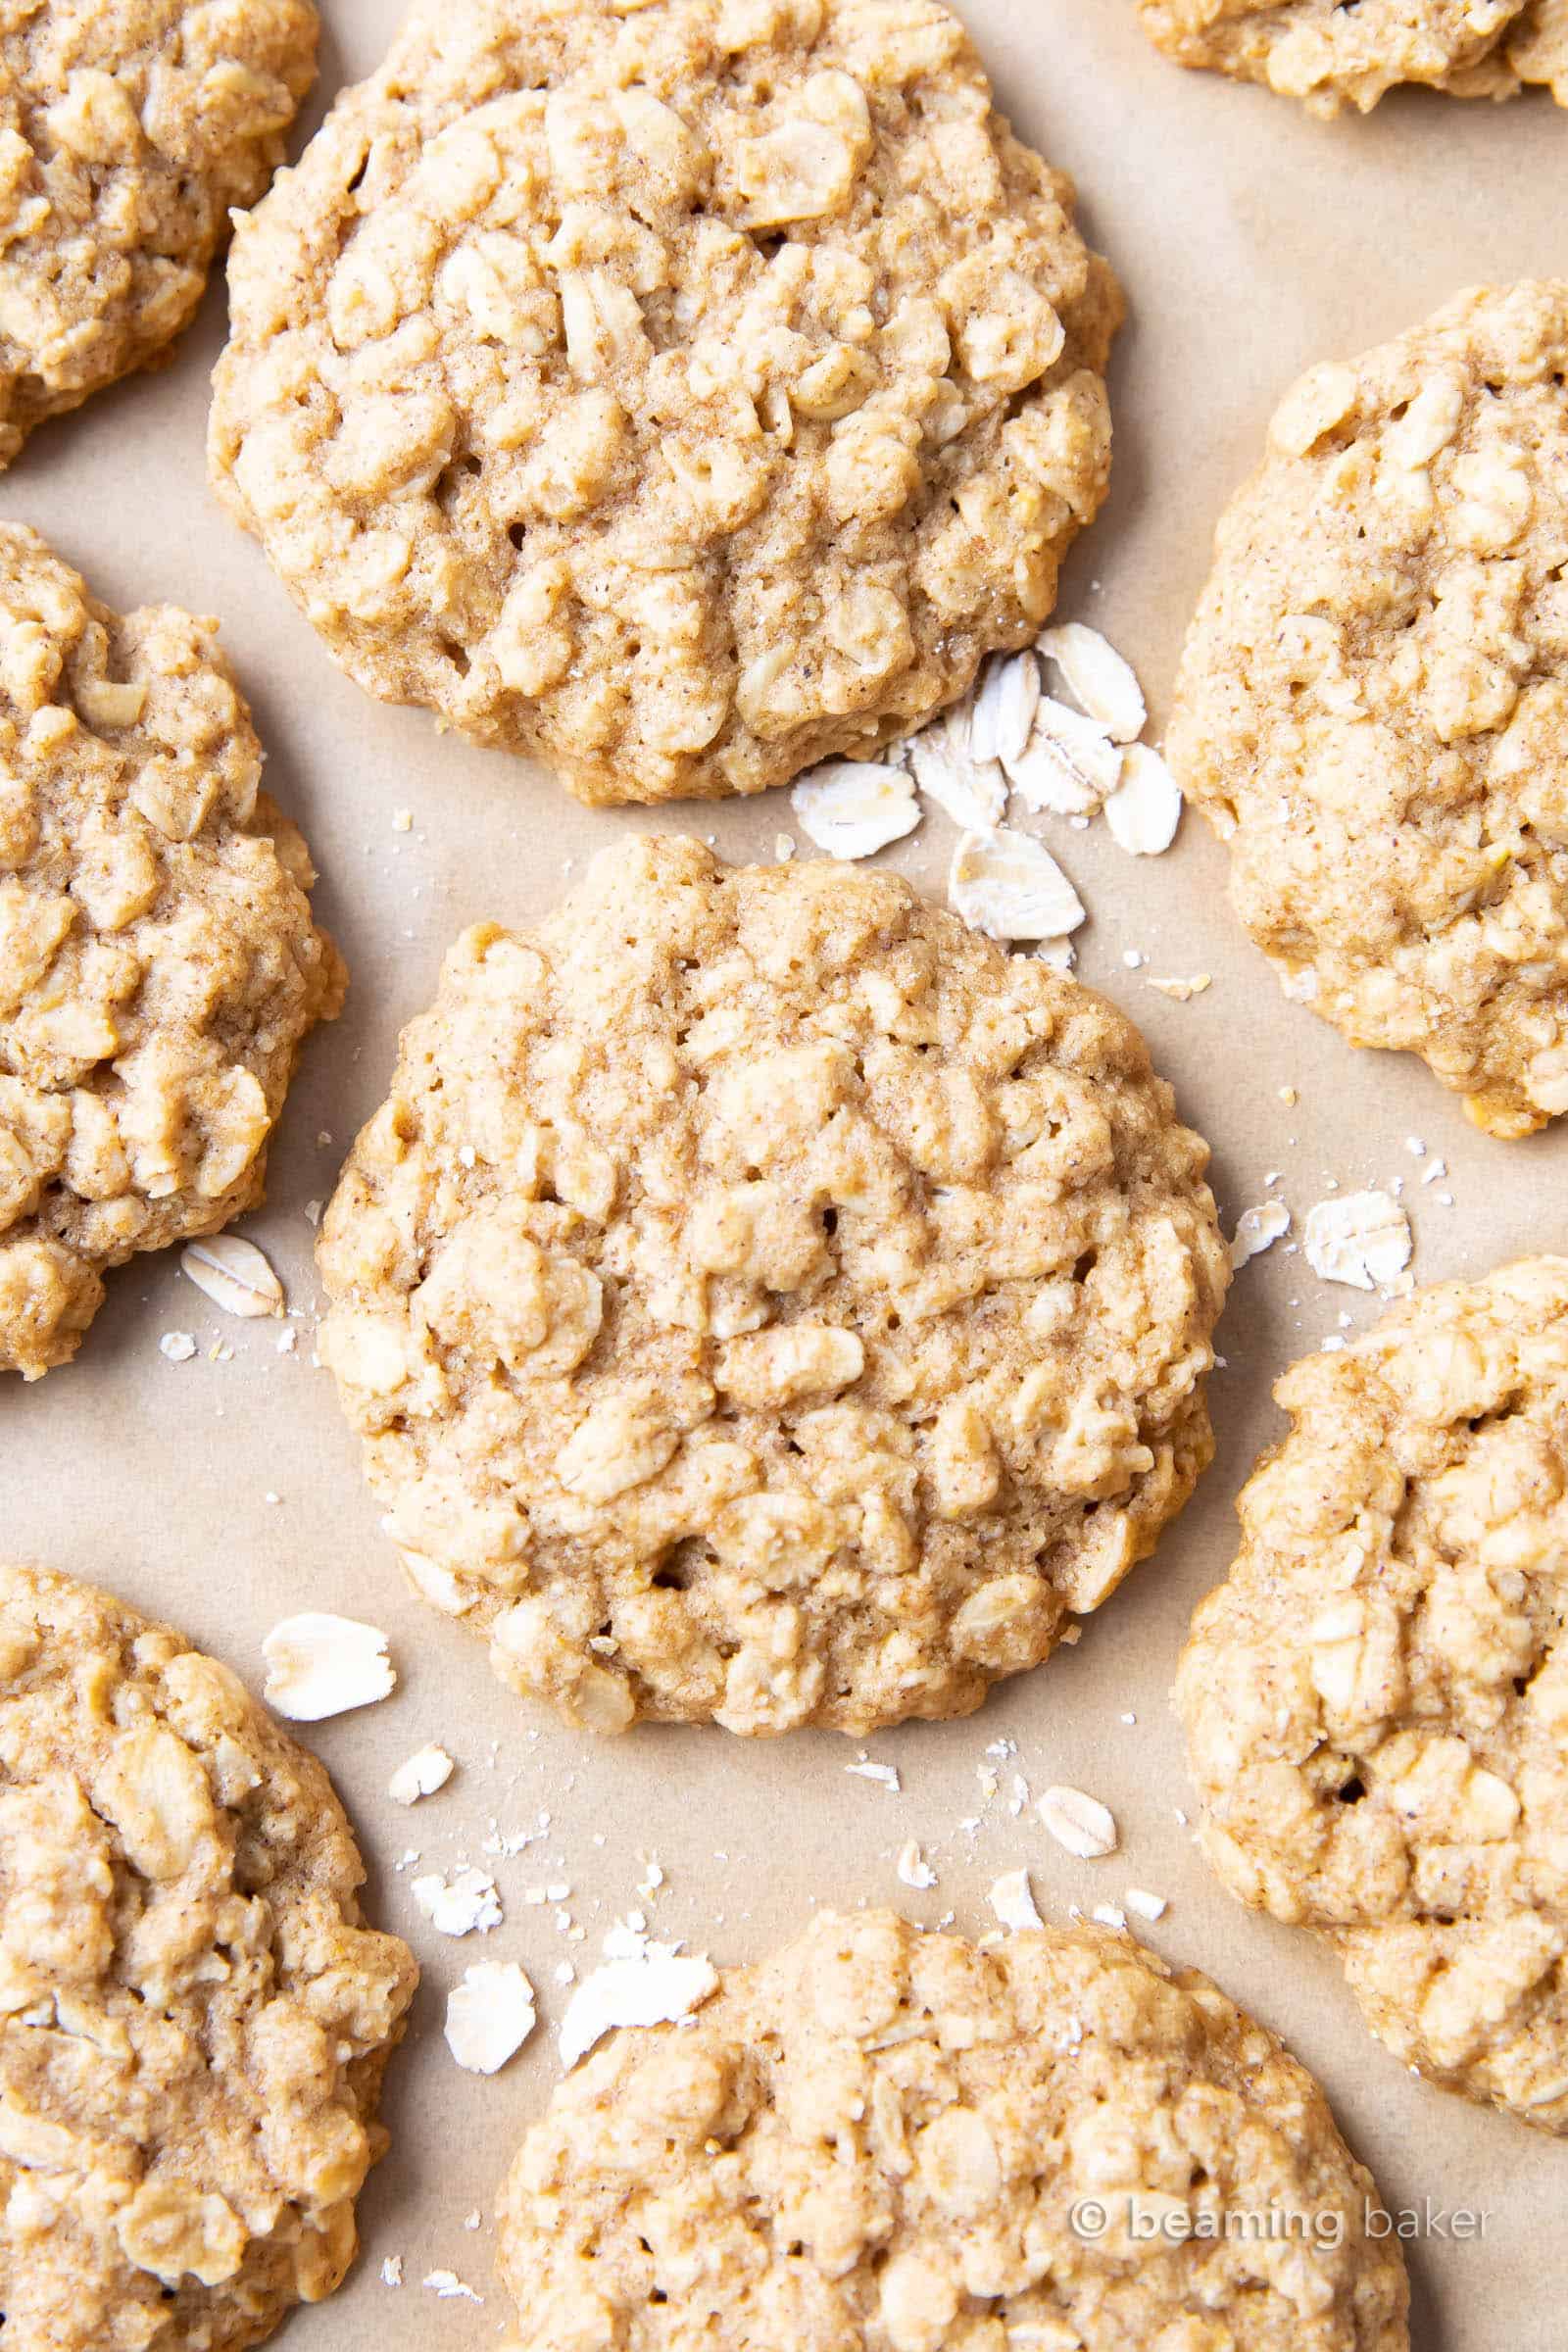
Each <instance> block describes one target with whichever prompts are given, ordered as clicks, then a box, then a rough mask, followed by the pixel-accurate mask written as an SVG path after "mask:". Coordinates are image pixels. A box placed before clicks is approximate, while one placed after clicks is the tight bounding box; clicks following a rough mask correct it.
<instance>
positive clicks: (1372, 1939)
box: [1176, 1257, 1568, 2133]
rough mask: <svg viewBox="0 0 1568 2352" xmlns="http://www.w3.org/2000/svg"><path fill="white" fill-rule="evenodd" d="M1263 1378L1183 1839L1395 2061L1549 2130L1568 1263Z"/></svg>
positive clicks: (1563, 1733) (1387, 1324)
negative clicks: (1196, 1844) (1196, 1820)
mask: <svg viewBox="0 0 1568 2352" xmlns="http://www.w3.org/2000/svg"><path fill="white" fill-rule="evenodd" d="M1275 1396H1276V1397H1278V1399H1279V1402H1280V1403H1281V1404H1282V1405H1283V1406H1284V1407H1285V1409H1286V1411H1287V1412H1288V1413H1289V1414H1290V1415H1291V1419H1292V1427H1291V1432H1290V1435H1289V1436H1288V1437H1287V1438H1286V1439H1285V1441H1284V1443H1283V1444H1282V1445H1280V1446H1278V1447H1276V1449H1275V1450H1274V1452H1273V1453H1272V1454H1270V1455H1268V1456H1266V1457H1265V1459H1264V1461H1263V1462H1262V1463H1261V1465H1260V1466H1259V1468H1258V1469H1257V1471H1256V1472H1255V1474H1254V1475H1253V1477H1252V1479H1251V1481H1250V1484H1249V1486H1248V1487H1247V1488H1246V1490H1245V1492H1244V1493H1243V1495H1242V1497H1241V1501H1240V1504H1239V1506H1238V1507H1239V1509H1240V1512H1241V1519H1242V1549H1241V1553H1240V1555H1239V1557H1238V1559H1237V1561H1236V1564H1235V1566H1234V1567H1233V1568H1232V1570H1231V1573H1230V1577H1229V1579H1228V1581H1227V1582H1226V1583H1225V1584H1223V1585H1221V1586H1220V1587H1219V1588H1218V1590H1217V1591H1215V1592H1214V1593H1210V1594H1209V1596H1208V1598H1207V1600H1205V1601H1204V1602H1203V1604H1202V1606H1201V1608H1200V1610H1199V1611H1198V1614H1197V1616H1196V1618H1195V1619H1194V1622H1193V1631H1192V1637H1191V1639H1190V1641H1189V1642H1188V1645H1187V1648H1186V1651H1185V1653H1184V1655H1183V1658H1182V1662H1181V1668H1180V1673H1179V1675H1178V1679H1177V1686H1176V1695H1177V1703H1178V1706H1179V1708H1180V1711H1181V1715H1182V1718H1183V1721H1184V1723H1185V1725H1186V1729H1187V1739H1188V1746H1189V1752H1190V1755H1191V1760H1192V1769H1193V1777H1194V1779H1195V1781H1196V1782H1197V1784H1198V1789H1199V1792H1200V1794H1201V1799H1202V1804H1203V1819H1202V1829H1201V1838H1202V1843H1203V1848H1204V1851H1205V1852H1206V1854H1207V1856H1208V1858H1209V1860H1210V1861H1211V1862H1212V1863H1213V1865H1214V1867H1215V1869H1216V1870H1217V1871H1218V1872H1219V1874H1220V1876H1221V1877H1222V1878H1223V1879H1224V1881H1225V1883H1226V1885H1227V1886H1228V1887H1230V1888H1231V1890H1232V1892H1233V1893H1235V1894H1238V1895H1240V1896H1241V1898H1242V1900H1243V1901H1244V1902H1248V1903H1251V1904H1253V1905H1255V1906H1256V1907H1257V1908H1259V1909H1262V1910H1266V1911H1269V1912H1271V1913H1272V1914H1273V1915H1274V1916H1275V1917H1276V1918H1277V1919H1283V1920H1288V1921H1291V1922H1293V1923H1296V1924H1300V1925H1305V1926H1308V1927H1312V1928H1316V1929H1319V1930H1321V1931H1322V1932H1323V1933H1324V1934H1325V1935H1327V1936H1329V1937H1330V1939H1331V1940H1332V1942H1333V1943H1334V1945H1335V1947H1336V1949H1337V1951H1338V1952H1339V1955H1340V1957H1341V1958H1342V1960H1343V1961H1344V1964H1345V1968H1346V1972H1347V1975H1348V1978H1349V1982H1350V1985H1351V1987H1352V1989H1353V1990H1354V1992H1355V1994H1356V1997H1357V1999H1358V2000H1359V2001H1360V2003H1361V2005H1362V2007H1363V2009H1364V2010H1365V2012H1366V2015H1367V2019H1368V2022H1369V2023H1370V2025H1371V2026H1372V2029H1373V2031H1374V2033H1376V2034H1379V2035H1380V2036H1381V2038H1382V2039H1383V2040H1384V2041H1386V2042H1387V2043H1388V2044H1389V2045H1390V2047H1391V2048H1392V2049H1394V2050H1395V2051H1396V2052H1397V2054H1398V2056H1399V2057H1400V2058H1402V2059H1403V2060H1404V2061H1405V2063H1406V2064H1407V2065H1411V2066H1415V2067H1418V2068H1419V2069H1420V2071H1421V2072H1422V2073H1423V2074H1424V2075H1427V2076H1429V2077H1430V2078H1431V2079H1432V2081H1434V2082H1440V2083H1443V2084H1444V2085H1445V2086H1446V2087H1447V2088H1449V2089H1452V2090H1459V2091H1463V2092H1464V2093H1465V2094H1466V2095H1467V2096H1468V2097H1470V2098H1473V2099H1479V2100H1484V2101H1491V2102H1492V2103H1493V2104H1494V2105H1495V2106H1498V2107H1503V2108H1506V2109H1508V2110H1509V2111H1511V2112H1512V2113H1513V2114H1515V2115H1518V2116H1520V2117H1522V2118H1523V2120H1524V2121H1525V2122H1526V2123H1531V2124H1537V2125H1539V2126H1540V2127H1541V2128H1542V2129H1543V2130H1544V2131H1555V2132H1558V2133H1563V2132H1568V1646H1565V1644H1564V1642H1563V1639H1562V1636H1563V1592H1562V1563H1563V1560H1564V1558H1565V1557H1568V1258H1561V1257H1539V1258H1526V1259H1524V1260H1522V1261H1521V1262H1520V1263H1518V1264H1517V1265H1511V1266H1505V1267H1503V1268H1502V1269H1501V1270H1500V1271H1499V1272H1497V1273H1495V1274H1493V1275H1491V1276H1490V1277H1489V1278H1488V1279H1487V1280H1485V1281H1483V1282H1454V1283H1446V1284H1444V1285H1442V1286H1441V1287H1439V1288H1437V1289H1434V1290H1429V1291H1424V1292H1421V1293H1419V1294H1418V1295H1417V1296H1416V1297H1415V1298H1414V1299H1411V1300H1410V1301H1409V1303H1408V1304H1407V1305H1404V1306H1401V1307H1399V1308H1398V1309H1397V1311H1396V1312H1395V1313H1394V1314H1392V1315H1390V1316H1389V1317H1388V1318H1387V1319H1386V1320H1385V1321H1384V1322H1383V1323H1382V1324H1380V1325H1379V1326H1378V1327H1377V1328H1376V1329H1375V1330H1373V1331H1371V1332H1369V1333H1368V1334H1367V1335H1366V1337H1365V1338H1363V1339H1360V1340H1356V1341H1352V1342H1351V1343H1350V1345H1349V1346H1348V1347H1347V1348H1345V1349H1344V1351H1343V1352H1339V1353H1333V1354H1324V1355H1313V1356H1308V1357H1307V1358H1306V1360H1305V1361H1304V1362H1303V1363H1299V1364H1297V1365H1295V1366H1294V1367H1293V1368H1292V1370H1291V1371H1290V1372H1288V1373H1287V1374H1286V1376H1285V1378H1284V1379H1283V1380H1282V1381H1281V1383H1280V1384H1279V1387H1278V1388H1277V1389H1276V1390H1275Z"/></svg>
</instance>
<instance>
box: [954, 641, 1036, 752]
mask: <svg viewBox="0 0 1568 2352" xmlns="http://www.w3.org/2000/svg"><path fill="white" fill-rule="evenodd" d="M1039 708H1040V664H1039V662H1037V661H1036V660H1035V658H1034V655H1033V654H1029V653H1024V654H1014V655H1012V656H1011V658H1010V659H1009V660H1006V661H999V662H993V663H992V664H991V667H990V669H989V670H988V671H987V672H986V676H985V681H984V683H983V684H982V686H981V688H980V691H979V693H978V694H977V695H976V696H975V698H974V704H973V708H972V711H971V713H970V718H969V757H970V759H971V760H976V761H980V762H983V761H986V760H1001V761H1002V763H1003V765H1004V766H1006V765H1007V764H1008V763H1009V762H1010V761H1011V760H1016V759H1017V758H1018V757H1019V756H1020V755H1021V753H1022V751H1023V748H1024V745H1025V744H1026V743H1027V742H1028V740H1029V736H1030V732H1031V730H1032V729H1033V727H1034V723H1035V712H1036V711H1038V710H1039Z"/></svg>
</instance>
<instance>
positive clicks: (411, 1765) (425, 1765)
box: [386, 1741, 453, 1805]
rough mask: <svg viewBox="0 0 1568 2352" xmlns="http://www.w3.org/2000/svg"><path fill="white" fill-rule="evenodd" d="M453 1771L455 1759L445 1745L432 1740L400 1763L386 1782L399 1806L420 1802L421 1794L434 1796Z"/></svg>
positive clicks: (390, 1795) (389, 1794)
mask: <svg viewBox="0 0 1568 2352" xmlns="http://www.w3.org/2000/svg"><path fill="white" fill-rule="evenodd" d="M452 1773H453V1764H452V1758H451V1757H450V1756H449V1755H448V1754H447V1751H446V1749H445V1748H444V1747H437V1746H436V1745H435V1744H434V1742H433V1741H432V1742H431V1744H430V1745H429V1746H427V1747H420V1748H417V1749H416V1750H415V1752H414V1754H413V1755H412V1756H410V1757H408V1758H407V1760H406V1761H405V1762H404V1763H402V1764H400V1765H399V1766H398V1768H397V1770H396V1772H395V1773H394V1774H393V1775H392V1778H391V1779H390V1780H389V1781H388V1783H387V1785H386V1792H387V1794H388V1796H389V1797H391V1799H392V1801H393V1803H394V1804H397V1805H417V1803H418V1801H419V1799H420V1797H421V1796H434V1794H435V1792H436V1790H437V1789H444V1788H445V1787H446V1785H447V1783H448V1781H450V1780H451V1778H452Z"/></svg>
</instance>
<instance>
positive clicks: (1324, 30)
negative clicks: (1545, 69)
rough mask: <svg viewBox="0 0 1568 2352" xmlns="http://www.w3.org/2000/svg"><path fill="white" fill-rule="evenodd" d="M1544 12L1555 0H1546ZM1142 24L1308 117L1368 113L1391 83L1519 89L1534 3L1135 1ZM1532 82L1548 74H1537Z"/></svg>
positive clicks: (1190, 60)
mask: <svg viewBox="0 0 1568 2352" xmlns="http://www.w3.org/2000/svg"><path fill="white" fill-rule="evenodd" d="M1542 5H1543V6H1544V7H1545V8H1547V9H1550V8H1552V7H1554V6H1555V5H1556V0H1542ZM1138 13H1139V15H1140V17H1141V18H1142V19H1143V23H1144V27H1145V29H1146V31H1147V32H1148V33H1149V35H1150V38H1151V39H1152V41H1153V42H1154V44H1155V46H1156V47H1157V48H1160V49H1163V50H1164V51H1165V52H1166V54H1167V55H1168V56H1171V57H1174V58H1175V59H1176V61H1177V63H1178V64H1179V65H1183V66H1196V67H1205V68H1207V69H1209V70H1210V71H1212V72H1215V73H1229V74H1231V75H1233V76H1234V77H1235V78H1236V79H1238V80H1240V81H1260V82H1265V83H1266V84H1267V85H1268V87H1269V88H1270V89H1272V90H1277V91H1279V92H1280V93H1281V94H1282V95H1283V96H1285V97H1288V98H1299V99H1300V100H1301V101H1302V102H1303V104H1305V105H1306V106H1307V107H1308V108H1309V109H1310V110H1311V112H1312V113H1313V114H1315V115H1324V116H1333V115H1337V114H1338V113H1339V112H1340V109H1341V108H1342V107H1343V106H1347V105H1348V106H1353V107H1356V108H1358V109H1359V110H1360V112H1361V113H1362V114H1368V113H1370V111H1371V109H1372V108H1373V107H1375V106H1376V105H1377V103H1378V100H1379V99H1380V98H1382V97H1383V96H1384V95H1385V93H1386V92H1387V91H1389V90H1391V89H1392V88H1393V87H1394V86H1395V84H1396V83H1397V82H1404V81H1409V82H1429V83H1435V84H1436V85H1437V86H1438V88H1440V89H1451V90H1452V91H1453V92H1454V94H1455V95H1456V96H1459V97H1482V96H1485V97H1506V96H1508V95H1509V94H1510V92H1511V90H1513V89H1516V88H1517V87H1518V81H1517V78H1516V74H1515V72H1514V70H1513V69H1511V68H1510V66H1509V62H1508V56H1507V48H1508V41H1509V38H1510V36H1511V34H1512V33H1513V32H1514V31H1515V30H1516V29H1518V28H1519V27H1520V26H1521V23H1522V20H1524V19H1526V18H1532V17H1533V16H1534V4H1533V0H1355V5H1354V6H1353V7H1347V6H1346V5H1345V0H1272V4H1270V0H1261V4H1260V0H1138ZM1532 78H1534V79H1537V80H1544V79H1548V78H1549V75H1547V74H1544V73H1538V74H1535V75H1533V76H1532Z"/></svg>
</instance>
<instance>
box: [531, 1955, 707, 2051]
mask: <svg viewBox="0 0 1568 2352" xmlns="http://www.w3.org/2000/svg"><path fill="white" fill-rule="evenodd" d="M717 1987H718V1971H717V1969H716V1968H714V1966H713V1964H712V1962H711V1960H709V1959H708V1958H707V1957H706V1956H705V1955H704V1954H703V1953H701V1952H683V1951H682V1950H681V1949H680V1947H679V1945H678V1944H673V1943H656V1942H652V1941H651V1940H650V1939H649V1937H648V1936H645V1935H643V1934H641V1933H640V1932H639V1931H638V1930H636V1929H633V1928H630V1927H618V1928H613V1929H612V1930H611V1932H610V1934H609V1935H608V1936H606V1937H605V1957H604V1961H603V1963H602V1965H601V1966H600V1967H598V1968H596V1969H595V1970H594V1972H593V1974H592V1976H590V1977H585V1978H584V1979H583V1982H582V1983H581V1984H580V1985H578V1986H577V1988H576V1990H575V1991H574V1992H573V1993H572V1996H571V1998H570V2000H569V2001H568V2002H567V2003H566V2014H565V2016H564V2018H563V2020H562V2023H561V2063H562V2065H563V2066H564V2067H567V2068H570V2067H573V2066H575V2065H576V2064H577V2061H578V2060H579V2059H580V2058H583V2057H586V2055H587V2053H588V2052H589V2051H590V2050H591V2049H592V2048H593V2047H594V2044H595V2043H596V2042H598V2041H601V2040H602V2039H603V2038H604V2036H605V2035H606V2034H612V2033H614V2032H615V2031H616V2030H617V2029H618V2028H620V2027H623V2026H659V2025H673V2024H676V2023H678V2022H679V2021H680V2020H681V2019H682V2018H686V2017H690V2016H691V2014H692V2012H693V2011H694V2010H696V2009H699V2008H701V2006H702V2004H703V2002H704V2001H706V2000H708V1999H709V1998H710V1997H711V1995H712V1993H713V1992H715V1991H716V1990H717Z"/></svg>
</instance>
